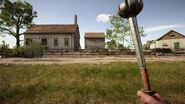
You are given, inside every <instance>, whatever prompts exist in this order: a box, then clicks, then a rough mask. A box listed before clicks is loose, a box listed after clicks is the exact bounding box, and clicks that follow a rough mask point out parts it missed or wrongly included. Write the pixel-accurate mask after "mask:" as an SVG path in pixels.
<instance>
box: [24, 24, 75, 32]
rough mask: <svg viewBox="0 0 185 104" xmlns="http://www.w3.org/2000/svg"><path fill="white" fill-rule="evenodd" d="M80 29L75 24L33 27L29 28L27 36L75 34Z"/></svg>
mask: <svg viewBox="0 0 185 104" xmlns="http://www.w3.org/2000/svg"><path fill="white" fill-rule="evenodd" d="M77 29H78V25H74V24H71V25H70V24H67V25H65V24H63V25H54V24H52V25H33V26H32V27H31V28H28V29H27V31H26V32H25V34H40V33H44V34H50V33H55V34H59V33H67V34H68V33H75V32H76V31H77Z"/></svg>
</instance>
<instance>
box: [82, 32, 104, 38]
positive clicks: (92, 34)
mask: <svg viewBox="0 0 185 104" xmlns="http://www.w3.org/2000/svg"><path fill="white" fill-rule="evenodd" d="M85 38H105V34H104V33H103V32H87V33H85Z"/></svg>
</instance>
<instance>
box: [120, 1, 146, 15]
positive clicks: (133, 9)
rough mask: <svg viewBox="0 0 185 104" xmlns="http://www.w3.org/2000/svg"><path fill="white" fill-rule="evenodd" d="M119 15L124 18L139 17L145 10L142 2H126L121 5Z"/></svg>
mask: <svg viewBox="0 0 185 104" xmlns="http://www.w3.org/2000/svg"><path fill="white" fill-rule="evenodd" d="M118 8H119V11H118V13H119V15H120V16H121V17H122V18H129V17H133V16H137V15H138V14H139V13H140V12H141V10H142V9H143V1H142V0H125V1H124V2H123V3H121V4H120V5H119V7H118Z"/></svg>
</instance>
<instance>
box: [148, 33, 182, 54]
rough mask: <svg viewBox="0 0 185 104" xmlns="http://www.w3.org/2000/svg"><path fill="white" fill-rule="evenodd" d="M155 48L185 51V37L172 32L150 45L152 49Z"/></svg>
mask: <svg viewBox="0 0 185 104" xmlns="http://www.w3.org/2000/svg"><path fill="white" fill-rule="evenodd" d="M155 48H170V49H172V51H174V50H176V49H185V36H184V35H182V34H181V33H178V32H176V31H174V30H171V31H169V32H168V33H166V34H164V35H163V36H161V37H160V38H158V39H157V40H156V41H154V42H152V43H151V44H150V49H155Z"/></svg>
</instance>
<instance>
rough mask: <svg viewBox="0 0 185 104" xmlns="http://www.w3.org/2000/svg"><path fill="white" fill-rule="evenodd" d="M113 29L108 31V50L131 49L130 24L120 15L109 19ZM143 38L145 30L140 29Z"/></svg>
mask: <svg viewBox="0 0 185 104" xmlns="http://www.w3.org/2000/svg"><path fill="white" fill-rule="evenodd" d="M109 18H110V20H109V22H110V24H111V27H110V28H109V29H107V30H106V39H108V41H107V42H106V45H107V48H108V49H111V50H113V49H119V50H120V49H129V48H132V47H133V42H132V37H131V30H130V26H129V22H128V20H126V19H122V18H121V17H120V16H119V15H118V14H116V15H112V16H110V17H109ZM140 33H141V36H144V34H143V33H144V30H143V28H140Z"/></svg>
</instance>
